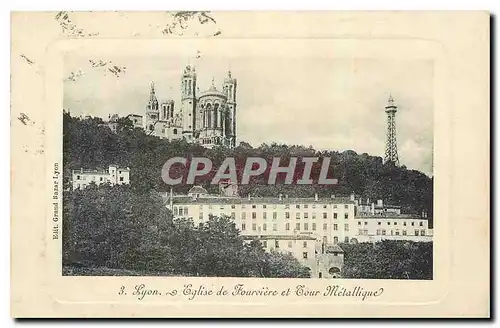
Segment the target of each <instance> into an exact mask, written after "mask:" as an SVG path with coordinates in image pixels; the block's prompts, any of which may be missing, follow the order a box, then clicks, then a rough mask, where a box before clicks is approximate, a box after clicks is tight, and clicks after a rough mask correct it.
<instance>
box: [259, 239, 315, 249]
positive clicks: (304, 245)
mask: <svg viewBox="0 0 500 328" xmlns="http://www.w3.org/2000/svg"><path fill="white" fill-rule="evenodd" d="M287 244H288V248H292V247H293V241H292V240H289V241H288V243H287ZM262 246H263V247H264V248H267V240H263V241H262ZM307 246H308V242H307V241H303V242H302V247H303V248H307ZM274 248H280V241H279V240H275V241H274Z"/></svg>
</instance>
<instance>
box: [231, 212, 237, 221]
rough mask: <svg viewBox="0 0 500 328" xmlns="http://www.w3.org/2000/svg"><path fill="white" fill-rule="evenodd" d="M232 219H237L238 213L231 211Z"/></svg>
mask: <svg viewBox="0 0 500 328" xmlns="http://www.w3.org/2000/svg"><path fill="white" fill-rule="evenodd" d="M231 219H233V220H234V219H236V213H234V212H231Z"/></svg>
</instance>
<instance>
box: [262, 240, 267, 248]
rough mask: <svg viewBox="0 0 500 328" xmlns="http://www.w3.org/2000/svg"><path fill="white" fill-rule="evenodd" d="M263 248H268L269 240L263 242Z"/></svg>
mask: <svg viewBox="0 0 500 328" xmlns="http://www.w3.org/2000/svg"><path fill="white" fill-rule="evenodd" d="M262 246H264V248H267V240H264V241H262Z"/></svg>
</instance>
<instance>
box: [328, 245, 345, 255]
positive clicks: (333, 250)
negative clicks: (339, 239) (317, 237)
mask: <svg viewBox="0 0 500 328" xmlns="http://www.w3.org/2000/svg"><path fill="white" fill-rule="evenodd" d="M326 253H344V250H343V249H342V248H340V246H339V245H337V244H335V245H328V246H326Z"/></svg>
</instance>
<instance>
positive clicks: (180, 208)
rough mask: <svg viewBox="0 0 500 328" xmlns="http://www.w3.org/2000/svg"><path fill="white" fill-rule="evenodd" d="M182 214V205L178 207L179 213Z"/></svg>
mask: <svg viewBox="0 0 500 328" xmlns="http://www.w3.org/2000/svg"><path fill="white" fill-rule="evenodd" d="M183 214H184V212H183V209H182V207H179V215H183Z"/></svg>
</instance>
